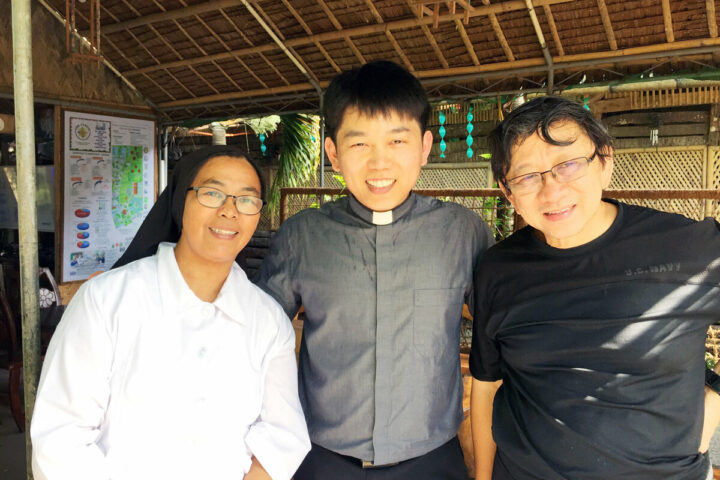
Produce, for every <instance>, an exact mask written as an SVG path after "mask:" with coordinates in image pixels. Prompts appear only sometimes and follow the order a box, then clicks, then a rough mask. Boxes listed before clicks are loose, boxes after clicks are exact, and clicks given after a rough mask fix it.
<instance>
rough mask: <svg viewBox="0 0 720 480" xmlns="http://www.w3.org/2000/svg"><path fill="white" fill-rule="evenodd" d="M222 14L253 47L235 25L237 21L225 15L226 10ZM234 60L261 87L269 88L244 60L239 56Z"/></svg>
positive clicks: (250, 43)
mask: <svg viewBox="0 0 720 480" xmlns="http://www.w3.org/2000/svg"><path fill="white" fill-rule="evenodd" d="M220 13H221V14H222V16H223V17H224V18H225V20H226V21H227V22H228V23H229V24H230V25H231V26H232V27H233V29H235V32H237V34H238V35H240V36H241V37H243V39H244V40H245V42H246V43H248V44H249V45H252V42H251V41H250V39H248V38H247V37H246V36H245V34H244V33H243V32H242V31H241V30H240V28H238V26H237V24H236V23H235V21H234V20H232V19H231V18H230V17H229V16H228V14H227V13H225V11H224V10H220ZM259 56H260V57H261V58H265V56H264V55H262V54H260V55H259ZM233 58H235V59H236V60H237V61H238V63H240V65H242V67H243V68H244V69H245V70H247V72H248V73H249V74H250V76H252V77H253V78H254V79H255V81H257V82H258V83H259V84H260V85H262V86H263V88H268V85H267V83H265V82H264V81H263V80H262V79H261V78H260V77H258V76H257V75H256V74H255V72H254V71H253V69H252V68H250V67H249V66H248V65H247V64H246V63H245V62H244V61H243V60H242V58H240V57H239V56H234V57H233ZM265 61H266V62H267V59H265Z"/></svg>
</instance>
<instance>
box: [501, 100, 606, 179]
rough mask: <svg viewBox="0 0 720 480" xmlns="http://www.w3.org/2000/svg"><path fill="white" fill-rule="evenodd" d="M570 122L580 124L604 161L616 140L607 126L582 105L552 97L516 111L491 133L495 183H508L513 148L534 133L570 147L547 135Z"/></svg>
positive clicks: (536, 101)
mask: <svg viewBox="0 0 720 480" xmlns="http://www.w3.org/2000/svg"><path fill="white" fill-rule="evenodd" d="M568 121H569V122H573V123H575V124H577V125H578V126H579V127H580V128H581V129H582V130H583V131H584V132H585V134H586V135H587V136H588V137H589V138H590V140H591V141H592V142H593V144H594V145H595V153H596V154H597V156H598V157H599V158H600V161H602V162H604V161H605V155H604V152H606V151H608V150H610V149H611V148H612V147H613V139H612V137H611V136H610V134H609V133H608V131H607V128H606V127H605V125H603V124H602V122H600V121H599V120H598V119H596V118H595V117H593V116H592V114H591V113H590V112H589V111H588V110H586V109H585V108H584V107H583V106H582V105H581V104H579V103H576V102H574V101H572V100H569V99H567V98H563V97H558V96H552V95H549V96H546V97H539V98H536V99H533V100H531V101H529V102H527V103H525V104H523V105H521V106H520V107H518V108H517V109H515V110H513V111H512V112H510V113H509V114H508V115H507V116H506V117H505V120H504V121H503V122H502V123H501V124H500V125H498V126H497V127H495V128H494V129H493V131H492V132H490V135H489V136H488V142H489V144H490V153H491V159H490V165H491V166H492V172H493V176H494V177H495V180H496V181H498V182H502V183H503V184H504V183H505V180H506V179H505V175H507V172H508V171H509V170H510V156H511V150H512V148H513V147H514V146H516V145H517V144H519V143H521V142H523V141H524V140H525V139H527V138H528V137H530V136H531V135H532V134H533V133H535V132H537V133H538V135H539V136H540V138H542V139H543V140H544V141H546V142H547V143H549V144H551V145H561V146H564V145H570V144H571V143H572V142H561V141H558V140H556V139H554V138H552V137H551V136H550V133H549V132H548V129H549V128H550V127H551V126H552V125H554V124H555V123H558V122H568ZM506 186H507V185H506Z"/></svg>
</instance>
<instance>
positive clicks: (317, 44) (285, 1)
mask: <svg viewBox="0 0 720 480" xmlns="http://www.w3.org/2000/svg"><path fill="white" fill-rule="evenodd" d="M282 2H283V5H285V8H287V9H288V11H289V12H290V13H291V14H292V16H293V17H295V20H297V22H298V23H299V24H300V26H301V27H302V28H303V30H305V33H306V34H307V35H312V34H313V32H312V30H310V27H308V24H307V23H305V20H303V18H302V17H301V16H300V14H298V12H297V10H295V9H294V8H293V6H292V5H291V4H290V2H289V1H288V0H282ZM314 43H315V47H316V48H317V49H318V50H320V53H322V55H323V57H325V60H327V62H328V63H329V64H330V66H331V67H333V68H334V69H335V71H336V72H338V73H340V71H341V69H340V67H338V64H337V63H335V61H334V60H333V59H332V57H331V56H330V55H329V54H328V52H327V50H325V47H323V46H322V44H321V43H320V42H314Z"/></svg>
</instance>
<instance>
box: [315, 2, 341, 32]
mask: <svg viewBox="0 0 720 480" xmlns="http://www.w3.org/2000/svg"><path fill="white" fill-rule="evenodd" d="M316 1H317V3H318V5H320V8H322V9H323V10H324V11H325V15H327V17H328V18H329V19H330V23H332V24H333V27H335V30H338V31H339V30H342V29H343V26H342V24H341V23H340V22H339V21H338V19H337V18H335V14H334V13H333V12H332V10H330V9H329V8H328V6H327V3H325V2H324V1H323V0H316Z"/></svg>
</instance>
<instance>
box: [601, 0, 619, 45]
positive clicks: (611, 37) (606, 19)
mask: <svg viewBox="0 0 720 480" xmlns="http://www.w3.org/2000/svg"><path fill="white" fill-rule="evenodd" d="M597 5H598V10H600V18H601V19H602V23H603V27H605V35H607V40H608V44H610V50H617V48H618V47H617V41H616V40H615V32H614V31H613V27H612V23H611V22H610V14H608V9H607V5H606V4H605V0H597Z"/></svg>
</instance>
